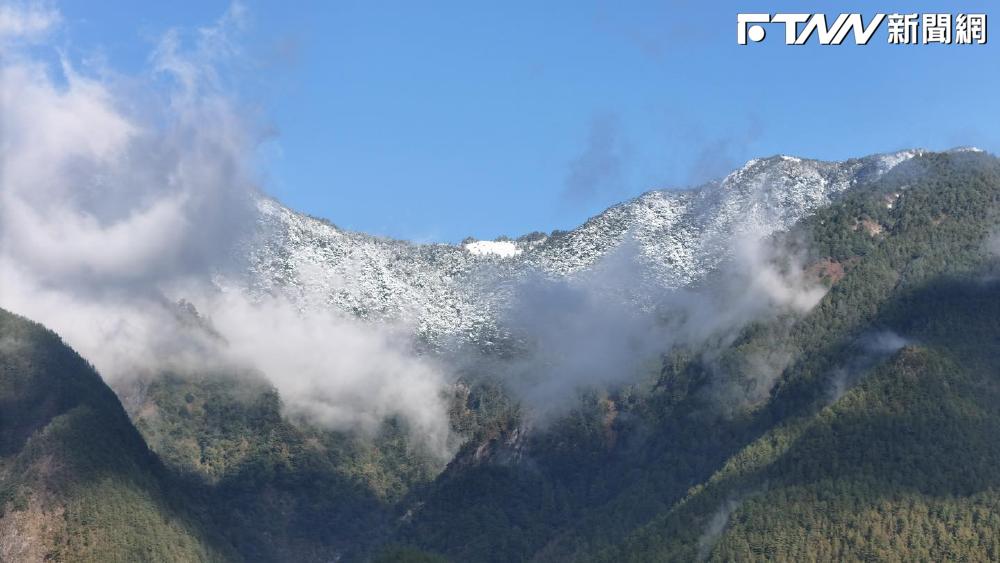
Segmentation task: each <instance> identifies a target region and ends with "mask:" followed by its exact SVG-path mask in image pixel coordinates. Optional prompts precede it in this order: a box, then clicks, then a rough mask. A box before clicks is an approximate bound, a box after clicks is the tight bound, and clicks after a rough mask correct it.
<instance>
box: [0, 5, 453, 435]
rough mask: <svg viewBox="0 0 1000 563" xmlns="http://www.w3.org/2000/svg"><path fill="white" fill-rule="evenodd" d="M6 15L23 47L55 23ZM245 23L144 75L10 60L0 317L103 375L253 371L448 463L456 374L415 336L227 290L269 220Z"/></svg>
mask: <svg viewBox="0 0 1000 563" xmlns="http://www.w3.org/2000/svg"><path fill="white" fill-rule="evenodd" d="M0 13H2V14H3V16H2V18H4V19H3V20H2V21H3V26H4V28H3V29H4V30H5V33H14V32H17V33H18V34H19V35H22V36H24V35H26V34H29V33H31V34H36V35H37V34H38V33H41V32H42V31H43V30H44V29H48V28H49V27H51V25H54V23H53V22H56V21H58V14H57V13H55V12H45V11H38V10H35V11H28V12H25V11H23V10H22V11H12V10H11V9H8V8H6V7H5V8H4V11H3V12H0ZM242 17H243V16H242V8H241V7H239V6H238V5H237V6H235V7H234V8H231V9H230V10H229V11H228V12H227V14H226V15H225V16H224V17H223V18H222V19H221V20H220V21H219V22H218V24H217V25H215V26H213V27H208V28H204V29H200V30H198V32H197V34H196V39H195V42H194V44H193V46H188V45H187V44H186V43H185V42H184V41H182V39H181V37H182V36H181V34H179V33H178V32H171V33H168V34H167V35H166V37H165V38H164V40H163V42H162V43H161V44H160V46H159V47H158V48H157V49H156V52H155V54H154V56H153V58H152V62H153V65H152V66H153V68H152V69H151V70H150V72H149V73H147V74H144V75H141V76H116V75H114V74H112V73H103V74H101V75H100V76H89V75H86V74H85V73H82V72H80V71H78V70H77V69H76V68H75V67H74V65H73V64H72V63H71V62H69V61H68V60H63V63H62V68H61V69H53V68H51V67H49V66H47V65H46V64H45V63H44V62H41V61H40V60H38V59H37V58H35V57H33V55H32V51H31V50H28V49H23V50H19V51H18V52H17V53H16V54H17V56H12V57H4V58H3V59H0V101H2V104H0V127H2V131H0V133H2V138H3V143H2V145H0V151H2V152H0V161H2V163H3V166H2V167H0V307H4V308H8V309H11V310H13V311H15V312H18V313H20V314H23V315H26V316H28V317H30V318H33V319H35V320H37V321H39V322H42V323H44V324H46V325H48V326H49V327H51V328H53V329H54V330H56V331H57V332H58V333H59V334H60V335H62V336H63V338H65V339H66V340H67V342H69V344H70V345H72V346H73V347H74V348H76V349H77V350H78V351H80V352H81V354H82V355H84V356H85V357H86V358H87V359H89V360H90V361H92V362H93V363H94V364H95V365H96V367H97V368H98V369H99V370H100V371H101V373H102V374H103V375H104V376H105V377H107V378H110V379H116V378H125V377H131V376H134V375H135V374H136V373H140V372H155V371H157V370H162V369H175V370H176V369H180V370H188V371H194V372H200V371H201V372H211V371H213V370H215V369H234V370H237V371H239V370H244V369H250V370H254V371H257V372H260V373H263V374H264V375H265V376H266V377H267V378H268V379H270V381H271V382H272V383H273V384H274V385H275V387H276V388H277V389H278V390H279V392H280V393H281V396H282V398H283V400H284V403H285V404H286V406H287V407H288V409H289V410H290V411H292V412H294V413H296V414H301V415H304V416H308V417H310V418H311V419H312V420H314V421H316V422H318V423H321V424H326V425H328V426H330V427H333V428H338V429H345V430H358V431H361V432H371V431H373V430H374V429H376V428H377V427H378V425H379V424H380V423H381V422H382V421H383V420H384V419H386V418H387V417H400V418H401V419H403V420H404V421H406V422H407V423H408V424H409V426H410V428H411V429H412V431H413V433H414V434H415V435H416V436H419V437H420V440H421V441H422V442H423V443H424V444H425V445H426V446H427V447H428V448H430V449H431V450H432V451H433V452H435V453H437V454H440V455H444V453H445V452H446V446H447V442H448V438H449V427H448V419H447V416H446V409H445V406H444V404H443V400H442V390H443V388H444V386H445V381H444V375H443V374H444V371H443V370H442V369H441V368H440V366H437V365H435V364H434V363H432V362H430V361H428V360H427V359H425V358H421V357H419V356H418V355H416V354H414V353H413V352H412V347H411V343H410V342H409V341H408V339H407V338H405V337H404V336H403V334H407V332H406V331H405V330H403V329H402V328H400V327H376V326H373V325H370V324H365V323H362V322H361V321H358V320H355V319H349V318H345V317H342V316H339V315H337V314H334V313H332V312H328V311H308V312H302V311H299V310H297V309H296V308H295V307H293V306H292V305H291V304H289V303H286V302H284V301H281V300H277V299H258V300H252V299H250V298H249V297H247V296H246V295H245V294H242V293H240V292H239V291H238V288H227V287H222V286H221V285H220V282H219V279H220V278H219V276H218V275H219V274H230V275H229V276H228V279H230V280H233V279H238V273H239V272H240V271H241V264H239V263H238V262H235V260H237V258H236V257H237V256H238V253H237V247H238V245H239V244H241V243H242V242H244V241H247V240H248V239H249V237H252V236H254V233H255V232H256V231H255V229H256V220H257V213H258V212H257V208H256V198H257V196H258V192H257V187H256V184H255V177H254V173H253V170H254V169H255V167H256V165H257V163H256V162H254V158H255V155H256V149H257V144H258V141H259V139H258V138H257V137H256V136H255V134H254V131H255V130H256V128H255V127H254V124H253V123H252V122H249V121H248V120H247V119H246V118H245V117H244V115H245V112H242V111H241V108H240V107H239V106H238V104H237V103H236V102H235V101H234V100H233V98H232V97H230V96H228V95H227V93H226V91H225V89H224V88H223V86H222V83H223V80H221V78H220V72H221V71H220V70H219V68H220V67H223V66H224V65H225V64H226V61H227V59H228V58H229V57H232V56H234V55H235V54H236V53H237V52H238V49H236V48H235V47H234V45H236V42H235V40H234V39H233V38H232V33H233V32H234V31H236V30H238V29H239V27H240V25H242V23H241V22H242ZM57 71H59V72H60V73H61V74H57ZM164 78H165V80H164ZM180 299H184V300H186V301H188V302H190V303H194V304H195V305H196V306H197V307H198V310H199V311H200V312H201V313H202V314H203V315H204V319H198V318H196V317H195V316H194V315H193V313H191V311H189V310H187V309H185V308H184V307H182V306H180V305H178V301H179V300H180ZM209 327H210V328H209Z"/></svg>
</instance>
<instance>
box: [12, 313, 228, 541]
mask: <svg viewBox="0 0 1000 563" xmlns="http://www.w3.org/2000/svg"><path fill="white" fill-rule="evenodd" d="M191 501H192V497H190V496H188V495H187V493H186V491H182V490H181V489H178V488H177V487H174V486H172V484H171V480H170V478H169V476H168V475H167V473H166V471H165V470H164V468H163V466H162V465H161V464H160V462H159V460H158V459H157V457H156V455H155V454H153V453H152V452H151V451H150V450H149V448H148V447H147V446H146V444H145V442H144V441H143V439H142V437H141V436H140V435H139V433H138V432H136V430H135V428H134V427H133V426H132V423H131V422H130V421H129V419H128V416H127V415H126V414H125V411H124V409H122V407H121V404H120V403H119V402H118V399H117V398H116V397H115V395H114V393H113V392H112V391H111V389H109V388H108V386H107V385H105V384H104V382H103V381H102V380H101V378H100V376H99V375H98V374H97V373H96V372H95V371H94V370H93V368H92V367H90V365H89V364H88V363H87V362H86V361H85V360H83V359H82V358H80V357H79V356H78V355H77V354H76V353H75V352H73V351H72V350H71V349H69V348H68V347H67V346H66V345H65V344H63V343H62V341H61V340H60V339H59V337H58V336H56V335H55V334H53V333H52V332H50V331H48V330H46V329H45V328H43V327H41V326H40V325H37V324H35V323H33V322H31V321H28V320H26V319H23V318H20V317H18V316H16V315H13V314H10V313H8V312H6V311H3V310H0V560H3V561H225V560H229V559H232V558H233V557H236V556H237V554H236V553H235V552H234V551H232V550H231V549H229V548H228V546H227V545H226V542H224V541H221V540H220V538H218V537H217V536H216V535H215V534H214V529H213V528H214V527H213V526H212V525H211V523H210V522H209V521H208V520H207V519H205V518H203V517H202V515H201V514H200V511H199V510H198V505H197V504H196V503H193V502H191Z"/></svg>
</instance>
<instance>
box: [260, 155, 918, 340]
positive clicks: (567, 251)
mask: <svg viewBox="0 0 1000 563" xmlns="http://www.w3.org/2000/svg"><path fill="white" fill-rule="evenodd" d="M920 152H922V151H916V150H911V151H901V152H898V153H892V154H884V155H873V156H869V157H865V158H860V159H852V160H847V161H843V162H822V161H816V160H807V159H800V158H795V157H790V156H775V157H771V158H765V159H755V160H751V161H750V162H748V163H746V165H744V166H743V167H742V168H740V169H738V170H736V171H734V172H732V173H731V174H729V175H728V176H727V177H725V178H724V179H722V180H720V181H716V182H711V183H708V184H705V185H703V186H700V187H698V188H695V189H691V190H684V191H670V190H661V191H651V192H647V193H645V194H643V195H641V196H639V197H637V198H635V199H632V200H629V201H626V202H624V203H621V204H619V205H616V206H614V207H611V208H609V209H607V210H606V211H604V212H603V213H601V214H600V215H597V216H596V217H593V218H591V219H590V220H588V221H587V222H586V223H584V224H583V225H581V226H580V227H578V228H576V229H574V230H572V231H570V232H567V233H560V234H558V235H555V236H547V237H546V236H543V237H534V238H530V239H529V238H523V239H519V240H517V241H476V242H471V243H466V244H464V245H461V246H457V245H447V244H411V243H407V242H403V241H397V240H390V239H385V238H380V237H374V236H370V235H366V234H361V233H355V232H349V231H344V230H341V229H339V228H337V227H336V226H334V225H332V224H330V223H328V222H325V221H322V220H318V219H315V218H312V217H308V216H305V215H302V214H299V213H296V212H294V211H292V210H290V209H288V208H286V207H283V206H282V205H280V204H279V203H277V202H276V201H274V200H271V199H261V200H260V201H259V210H260V227H261V228H260V235H259V237H260V238H259V240H257V241H254V242H253V243H252V244H250V245H248V246H247V257H248V259H249V264H250V266H249V268H250V271H249V275H248V277H247V279H246V281H245V283H246V285H248V286H249V288H250V289H251V290H252V291H255V292H267V293H277V294H281V295H285V296H287V297H289V298H291V299H293V300H295V301H296V302H297V303H299V304H300V305H301V306H302V307H317V306H328V307H334V308H337V309H340V310H342V311H345V312H347V313H349V314H352V315H357V316H360V317H363V318H368V319H373V320H374V319H379V320H402V321H404V322H408V323H412V324H413V326H415V327H416V330H417V331H418V333H419V334H421V335H422V336H424V337H426V338H427V339H428V340H429V341H431V342H438V343H443V342H448V341H454V340H457V341H467V340H473V339H477V338H481V337H482V335H483V334H488V333H489V331H490V330H491V329H492V327H493V323H494V320H495V315H496V313H497V308H498V307H499V306H500V300H501V298H502V296H503V295H504V288H506V287H509V286H510V283H509V282H512V281H515V280H517V279H519V278H521V277H523V276H526V275H529V274H531V273H540V274H541V275H545V276H550V277H563V276H579V275H583V274H585V273H586V272H587V271H589V270H590V269H592V268H593V267H594V266H595V265H596V264H597V263H598V262H599V261H600V260H601V259H602V258H603V257H606V256H608V255H609V253H611V252H613V251H615V250H616V249H621V248H623V247H624V245H629V250H630V252H632V253H633V256H634V258H635V259H636V260H637V261H639V262H640V263H641V264H642V265H643V266H644V268H643V271H645V272H650V273H651V275H652V276H653V277H654V278H655V281H656V283H658V284H661V285H664V286H667V287H678V286H683V285H686V284H690V283H692V282H694V281H696V280H699V279H701V278H702V277H703V276H705V274H706V273H707V272H708V271H710V270H711V269H712V268H713V267H714V266H716V265H717V264H718V263H719V262H720V261H721V260H723V259H725V257H726V255H727V253H728V252H729V251H730V248H731V245H730V243H729V241H731V240H732V237H733V236H734V235H737V236H742V235H746V236H753V237H760V236H766V235H768V234H770V233H773V232H775V231H777V230H781V229H785V228H787V227H789V226H791V225H792V224H793V223H794V222H795V221H797V220H798V219H800V218H801V217H803V216H804V215H806V214H808V213H809V212H810V211H812V210H814V209H816V208H817V207H819V206H822V205H824V204H825V203H828V202H829V201H830V198H831V196H833V195H834V194H836V193H838V192H841V191H843V190H845V189H847V188H849V187H850V186H852V185H854V184H856V183H858V182H861V181H865V180H870V179H874V178H876V177H878V176H879V175H881V174H883V173H885V172H886V171H888V170H889V169H891V168H892V167H893V166H895V165H897V164H899V163H900V162H903V161H905V160H907V159H909V158H912V157H913V156H915V155H917V154H920ZM241 283H244V282H241Z"/></svg>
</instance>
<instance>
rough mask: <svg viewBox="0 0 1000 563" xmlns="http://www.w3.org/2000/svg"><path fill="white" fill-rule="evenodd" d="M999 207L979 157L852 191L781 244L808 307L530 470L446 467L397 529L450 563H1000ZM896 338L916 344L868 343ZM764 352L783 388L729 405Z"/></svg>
mask: <svg viewBox="0 0 1000 563" xmlns="http://www.w3.org/2000/svg"><path fill="white" fill-rule="evenodd" d="M998 201H1000V166H998V163H997V161H996V160H995V159H993V158H992V157H989V156H985V155H979V154H969V153H960V154H935V155H928V156H926V157H922V158H919V159H915V160H914V161H913V162H911V163H909V164H907V165H904V166H900V167H898V168H897V169H896V170H894V171H893V172H892V173H890V174H889V175H887V176H886V177H884V178H883V179H882V180H880V181H878V182H876V183H874V184H868V185H861V186H858V187H857V188H855V189H852V190H851V191H849V192H848V193H846V194H845V195H844V196H843V197H842V198H840V199H839V200H838V201H837V202H835V203H834V204H833V205H831V206H829V207H828V208H825V209H823V210H821V211H820V212H819V213H817V214H816V215H815V216H814V217H811V218H810V219H808V220H807V221H804V222H803V223H802V224H801V225H799V226H798V227H797V229H796V230H795V232H793V233H790V234H789V235H788V236H786V237H784V240H783V241H781V244H784V245H786V246H788V247H793V248H794V249H795V250H797V251H800V252H805V253H806V255H807V256H808V257H809V262H810V263H813V264H817V265H821V266H823V267H820V268H817V269H816V271H818V272H819V273H820V274H822V277H824V278H825V279H826V283H828V284H830V285H831V286H832V287H831V289H830V291H829V293H828V294H827V296H826V297H825V298H824V299H823V301H822V302H821V303H820V305H819V306H817V307H816V308H815V309H814V310H813V311H811V312H810V313H809V314H808V315H806V316H805V317H803V318H780V319H777V320H775V321H771V322H767V323H758V324H756V325H753V326H751V327H749V328H748V329H747V330H745V331H744V333H743V334H742V336H741V337H740V338H738V339H737V340H736V341H735V342H734V343H733V344H732V345H731V346H730V347H728V348H727V349H726V350H723V351H722V352H721V353H719V351H717V350H713V351H712V353H706V352H705V351H703V350H686V351H676V352H675V353H673V354H672V355H671V356H670V357H668V358H667V361H666V362H665V364H664V368H663V370H662V372H661V374H660V375H659V377H658V378H657V379H656V380H655V381H654V382H652V384H649V385H647V386H645V387H644V386H642V385H639V386H634V387H632V388H628V389H624V390H619V391H617V392H612V393H611V395H609V396H608V397H606V398H603V399H600V400H594V401H593V402H592V404H591V408H589V409H587V408H583V409H581V410H580V412H579V413H578V414H577V416H575V417H571V418H570V419H569V420H566V421H563V422H562V423H561V424H559V425H556V426H555V427H554V428H552V429H549V430H546V431H544V432H539V433H537V434H536V435H535V436H533V437H532V438H531V439H530V440H528V443H527V445H526V446H525V447H524V451H525V452H526V453H524V456H525V457H527V458H530V463H522V464H516V465H511V464H478V465H474V466H472V467H464V466H460V465H457V464H456V465H454V466H453V467H452V468H451V469H450V470H449V471H447V472H446V473H445V474H444V475H443V476H442V477H441V478H440V479H438V481H437V483H436V484H435V489H434V491H433V492H432V493H431V494H430V495H429V497H428V498H427V499H426V500H424V501H423V502H424V504H423V505H422V508H421V510H420V512H418V513H417V515H416V517H415V518H414V520H413V522H412V523H411V524H410V525H409V526H407V527H404V528H403V529H402V530H401V532H400V533H401V534H402V535H404V536H405V537H406V538H408V540H409V541H411V542H413V543H414V544H416V545H420V546H423V547H424V548H427V549H431V550H435V551H438V552H441V553H445V554H447V555H450V556H452V557H454V558H455V559H456V560H492V561H504V560H518V559H532V558H533V559H537V560H552V559H583V560H586V559H593V558H596V559H601V560H608V561H618V560H636V561H649V560H677V561H688V560H695V559H698V558H700V557H703V558H708V557H713V558H717V559H720V560H733V559H736V560H741V559H763V558H781V559H785V560H796V561H798V560H810V559H816V560H850V559H857V558H861V559H864V558H870V557H874V558H879V559H896V560H913V559H926V560H942V559H951V558H961V557H965V558H967V559H971V560H984V559H992V558H995V557H996V541H997V536H996V526H995V523H996V522H997V518H998V517H1000V513H998V512H997V503H996V498H997V497H996V496H995V493H994V491H995V487H996V485H997V483H996V481H997V479H1000V470H998V469H997V468H998V467H1000V463H998V462H1000V459H998V457H997V456H998V454H1000V447H998V445H997V444H998V443H997V442H996V441H995V439H994V440H991V437H994V436H996V435H997V432H998V431H1000V417H998V415H1000V412H998V411H997V407H996V405H997V404H1000V403H998V402H997V399H998V398H1000V397H997V396H996V394H995V393H996V390H997V386H998V384H1000V379H998V378H1000V348H998V345H1000V342H998V340H1000V324H998V320H997V319H1000V315H998V313H1000V309H998V307H1000V299H998V297H1000V289H998V285H997V283H996V281H994V280H995V278H996V276H995V269H996V257H995V256H991V255H990V254H989V252H988V250H987V241H988V239H989V238H990V237H991V236H992V234H993V232H994V231H995V229H996V226H997V211H998ZM830 265H834V266H835V267H830ZM831 272H832V273H834V275H829V274H830V273H831ZM889 331H893V333H895V334H898V335H901V337H902V338H904V339H905V341H904V342H905V343H906V344H907V345H906V346H905V347H903V348H902V349H899V350H895V351H878V352H874V351H872V350H871V349H870V348H872V347H873V346H872V345H871V342H873V341H877V340H878V339H879V337H880V335H881V334H883V333H888V332H889ZM874 347H876V348H877V346H874ZM771 354H778V355H780V356H781V357H783V358H789V360H788V361H787V365H785V366H784V367H783V368H779V371H780V374H779V375H778V382H777V384H776V385H775V387H774V389H773V390H772V391H771V393H770V394H768V395H766V396H765V399H764V400H763V401H761V402H759V403H757V404H751V405H749V406H747V405H729V404H726V403H727V401H728V400H729V399H730V398H733V397H740V396H746V395H747V392H746V391H747V390H748V389H751V388H753V387H754V386H755V385H759V384H760V383H759V381H758V379H757V378H756V377H751V376H750V374H752V373H754V372H755V370H752V369H748V368H749V367H752V366H757V365H759V360H760V359H761V358H764V359H767V358H769V357H770V356H769V355H771ZM648 388H651V389H652V390H651V391H647V390H646V389H648ZM841 395H842V396H841ZM608 405H613V408H614V411H615V412H616V416H614V417H609V416H608V410H609V407H608ZM609 420H610V422H609ZM510 424H511V425H512V426H516V425H517V421H516V420H512V421H510ZM608 436H614V440H613V441H609V440H608ZM473 447H475V446H473V445H470V446H469V448H473ZM991 554H992V555H991Z"/></svg>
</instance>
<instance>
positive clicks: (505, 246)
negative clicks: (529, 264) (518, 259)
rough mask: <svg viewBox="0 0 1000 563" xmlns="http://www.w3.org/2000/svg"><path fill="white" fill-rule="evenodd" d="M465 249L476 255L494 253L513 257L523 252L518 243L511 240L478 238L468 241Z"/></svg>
mask: <svg viewBox="0 0 1000 563" xmlns="http://www.w3.org/2000/svg"><path fill="white" fill-rule="evenodd" d="M465 249H466V250H468V251H469V254H474V255H476V256H485V255H488V254H493V255H496V256H499V257H501V258H512V257H514V256H517V255H518V254H520V253H521V249H520V248H518V247H517V244H515V243H514V242H513V241H509V240H477V241H475V242H470V243H467V244H466V245H465Z"/></svg>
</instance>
